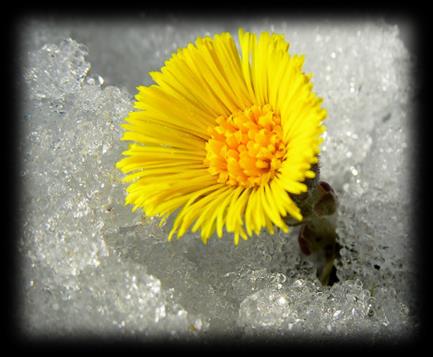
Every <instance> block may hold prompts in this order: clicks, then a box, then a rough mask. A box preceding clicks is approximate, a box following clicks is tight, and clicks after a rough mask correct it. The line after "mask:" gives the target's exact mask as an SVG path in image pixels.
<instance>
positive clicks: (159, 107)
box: [117, 29, 326, 245]
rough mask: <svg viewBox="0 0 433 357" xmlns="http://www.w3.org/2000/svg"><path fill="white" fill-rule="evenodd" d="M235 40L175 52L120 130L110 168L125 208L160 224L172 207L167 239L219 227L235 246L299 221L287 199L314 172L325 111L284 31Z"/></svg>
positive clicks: (206, 41) (222, 37)
mask: <svg viewBox="0 0 433 357" xmlns="http://www.w3.org/2000/svg"><path fill="white" fill-rule="evenodd" d="M239 43H240V53H239V52H238V49H237V47H236V43H235V41H234V39H233V38H232V36H231V35H230V34H229V33H222V34H219V35H215V36H214V37H213V38H211V37H205V38H198V39H197V40H196V42H195V45H194V44H188V46H187V47H186V48H183V49H180V50H178V51H177V53H176V54H174V55H173V56H172V57H171V58H170V59H169V60H168V61H166V62H165V66H164V67H162V69H161V71H160V72H151V73H150V75H151V77H152V79H153V80H154V81H155V82H156V84H154V85H151V86H148V87H144V86H140V87H138V88H137V89H138V90H139V93H138V94H137V95H136V97H135V98H136V100H137V101H136V102H135V108H136V109H137V111H134V112H131V113H129V115H128V117H127V118H126V119H125V120H126V122H127V123H126V124H123V125H122V126H123V128H124V129H126V131H125V133H124V135H123V137H122V140H127V141H132V142H134V143H132V144H130V146H129V149H128V150H127V151H125V152H124V153H123V154H124V155H125V156H126V157H125V158H123V159H122V160H120V161H119V162H118V163H117V167H118V168H119V169H120V170H122V172H123V173H127V175H126V176H125V178H124V182H128V183H130V185H129V187H128V188H127V197H126V204H132V205H133V206H134V207H133V210H135V209H137V208H142V209H143V211H144V212H145V214H146V215H148V216H159V217H161V218H162V222H164V221H165V220H166V219H167V218H168V216H169V215H171V214H172V213H174V212H176V211H177V217H176V219H175V221H174V224H173V227H172V230H171V232H170V234H169V237H168V238H169V239H171V238H172V237H173V235H174V234H175V233H177V236H178V238H179V237H181V236H182V235H183V234H185V232H186V231H187V230H188V229H189V228H190V227H191V226H192V228H191V230H192V231H193V232H195V231H197V230H200V231H201V238H202V240H203V242H204V243H206V242H207V240H208V239H209V238H210V236H211V235H212V234H213V233H214V232H215V231H216V232H217V234H218V237H220V238H221V237H222V235H223V230H224V229H225V230H226V231H227V232H231V233H233V234H234V243H235V245H237V244H238V243H239V237H241V238H243V239H247V238H248V237H249V236H252V234H253V233H255V234H259V233H260V231H261V229H262V228H267V229H268V231H269V232H270V233H271V234H273V233H274V229H275V227H279V228H280V229H282V230H283V231H284V232H287V231H288V226H287V224H286V223H285V221H284V219H283V218H284V217H285V216H287V215H290V216H291V217H293V218H295V219H296V220H298V221H302V215H301V211H300V209H299V208H298V207H297V205H296V204H295V203H294V202H293V200H292V197H293V196H292V195H297V194H300V193H302V192H306V191H307V186H306V184H305V183H304V181H305V180H306V179H308V178H313V177H314V176H315V173H314V172H313V171H312V170H311V166H312V165H313V164H316V163H317V162H318V154H319V151H320V150H319V146H320V143H321V142H322V138H321V134H322V133H323V131H324V130H325V127H324V126H323V125H322V121H323V120H324V118H325V117H326V111H325V110H324V109H323V108H321V102H322V100H321V99H320V98H318V97H317V96H316V95H315V94H314V93H313V92H312V84H311V82H310V78H311V75H306V74H304V73H303V72H302V65H303V61H304V58H303V56H296V55H295V56H291V55H290V54H289V52H288V48H289V45H288V43H287V42H286V41H285V40H284V37H283V36H282V35H277V34H269V33H267V32H264V33H262V34H260V35H259V36H256V35H255V34H252V33H248V32H244V31H243V30H242V29H240V30H239Z"/></svg>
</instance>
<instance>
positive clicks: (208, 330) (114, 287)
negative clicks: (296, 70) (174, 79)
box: [19, 16, 417, 341]
mask: <svg viewBox="0 0 433 357" xmlns="http://www.w3.org/2000/svg"><path fill="white" fill-rule="evenodd" d="M239 26H242V27H244V28H245V29H246V30H252V31H261V30H271V31H275V32H279V33H283V34H285V35H286V39H287V40H288V41H289V42H290V43H291V52H292V53H300V54H305V55H306V61H305V70H306V71H307V72H313V73H314V77H313V82H314V86H315V87H314V88H315V90H316V92H317V93H318V94H319V96H321V97H323V98H324V99H325V101H324V106H325V107H326V108H327V110H328V113H329V115H328V119H327V123H326V124H327V127H328V131H327V133H326V137H325V142H324V144H323V147H322V157H321V177H322V179H324V180H326V181H327V182H329V183H330V184H331V185H332V186H333V187H334V189H335V190H336V191H337V193H338V196H339V200H340V207H339V218H338V233H339V243H340V244H341V245H342V246H343V248H342V250H341V256H342V257H341V260H340V261H339V262H338V264H337V276H338V278H339V280H340V281H339V282H338V283H336V284H334V285H333V286H332V287H322V286H320V284H318V282H317V280H316V277H315V274H314V268H313V267H312V266H311V265H310V264H309V263H308V262H306V261H304V260H303V259H302V257H301V254H300V251H299V248H298V245H297V239H296V237H297V229H293V231H292V233H291V234H290V235H289V236H286V235H284V234H282V233H281V234H280V233H278V234H276V235H275V236H269V235H267V234H262V235H261V236H259V237H253V238H251V239H250V240H248V241H241V244H240V246H239V247H238V248H235V247H234V246H233V242H232V238H231V237H224V238H223V239H222V240H218V239H217V238H213V239H211V240H210V242H209V244H208V245H207V246H204V245H203V244H202V242H201V240H200V239H198V237H197V236H196V235H192V234H190V235H187V236H185V237H184V238H183V239H181V240H179V241H173V242H168V241H167V239H166V236H167V232H168V231H169V227H168V226H164V227H162V228H159V226H158V221H157V220H156V219H149V218H143V217H141V216H140V214H139V213H135V214H133V213H131V212H130V207H124V206H123V201H124V191H123V190H124V188H125V187H124V186H123V185H122V184H120V178H121V175H120V173H119V172H118V171H117V170H116V169H115V168H114V163H115V162H116V161H117V160H118V159H119V157H120V153H121V152H122V151H123V150H124V149H125V145H126V144H125V143H120V141H119V137H120V134H121V131H120V128H119V124H120V123H121V121H122V119H123V118H124V117H125V116H126V114H127V113H128V111H130V110H131V108H132V99H133V95H134V94H135V87H136V86H137V85H139V84H149V83H150V78H149V77H148V75H147V72H149V71H151V70H157V69H159V68H160V67H161V65H162V64H163V62H164V60H165V59H168V57H169V55H170V53H171V52H172V51H173V50H174V49H176V48H178V47H181V46H184V45H186V44H187V43H188V42H189V41H191V40H194V39H195V38H196V37H197V36H200V35H204V34H207V33H209V34H213V33H216V32H221V31H231V32H232V33H235V34H236V33H237V28H238V27H239ZM21 43H22V52H21V58H20V60H21V62H20V63H21V64H22V68H23V72H22V77H21V78H20V81H21V82H22V84H23V96H22V109H23V110H22V113H21V115H20V120H21V121H22V123H23V131H22V139H21V146H20V152H21V156H20V157H21V158H22V159H23V165H22V170H21V178H22V180H23V183H24V185H23V187H24V189H23V192H22V197H21V203H22V207H23V209H22V222H23V223H22V230H23V232H22V233H23V234H22V237H20V241H19V252H20V256H22V261H21V264H20V267H21V268H22V269H21V270H22V278H21V282H22V286H21V288H22V289H21V291H22V294H21V295H20V297H21V301H20V303H21V306H22V309H21V310H20V311H21V320H20V321H21V324H22V326H23V328H24V330H25V332H26V333H28V334H29V335H31V336H35V337H38V336H43V335H47V334H48V335H52V336H76V335H82V334H84V335H86V336H107V335H110V336H112V335H116V336H122V335H126V336H130V335H136V336H139V337H140V338H143V339H144V340H146V338H147V339H152V338H155V337H170V338H174V339H182V340H184V339H197V338H198V339H200V338H201V337H205V336H221V335H227V336H237V337H239V338H244V337H248V336H269V335H272V336H282V335H285V341H290V339H291V338H298V337H300V336H302V337H314V338H317V336H321V337H324V338H328V337H329V338H332V337H334V336H337V337H339V338H341V336H347V337H358V336H367V337H368V338H369V339H375V340H376V339H380V338H382V337H388V338H389V337H392V338H393V337H395V336H409V335H410V333H411V331H413V330H414V329H415V328H416V326H417V321H416V319H415V313H416V301H415V297H414V293H413V291H414V288H415V287H414V284H413V282H414V281H415V271H414V265H413V261H412V253H413V246H414V239H415V237H414V236H413V235H411V234H410V223H411V222H410V214H408V212H410V206H409V204H410V200H409V194H408V188H409V184H410V181H411V176H410V172H411V171H412V170H413V167H412V166H411V165H410V164H411V162H410V160H409V158H410V155H411V140H410V128H411V124H410V122H411V120H414V115H413V97H414V91H415V88H414V83H412V82H411V78H412V77H411V73H412V72H411V71H412V56H411V54H410V53H409V51H408V50H407V48H406V47H405V45H404V44H403V42H402V40H401V39H400V37H399V27H398V25H393V24H387V23H385V22H384V21H380V20H374V21H365V22H362V21H360V22H353V23H342V22H332V21H330V22H326V21H317V20H315V21H314V22H312V21H306V22H302V21H296V22H292V21H290V20H286V21H283V20H275V21H273V20H255V21H249V22H245V21H241V20H230V21H224V20H223V19H221V20H212V21H208V22H204V21H201V22H200V21H191V20H188V19H183V20H182V19H175V18H173V19H171V20H167V21H159V22H158V21H151V20H149V18H148V17H146V16H144V17H141V18H140V20H139V21H138V20H134V21H133V22H128V21H127V20H125V21H116V22H111V23H110V22H96V23H95V22H93V23H90V22H82V23H81V22H79V21H75V22H72V21H71V22H61V23H56V22H55V21H54V20H51V21H48V20H47V21H43V20H32V21H28V22H26V23H25V24H24V26H23V29H22V39H21ZM168 224H170V222H169V223H168Z"/></svg>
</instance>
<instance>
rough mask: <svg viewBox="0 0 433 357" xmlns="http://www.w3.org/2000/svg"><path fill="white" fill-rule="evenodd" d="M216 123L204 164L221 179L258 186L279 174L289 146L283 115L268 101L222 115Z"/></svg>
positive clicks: (208, 143)
mask: <svg viewBox="0 0 433 357" xmlns="http://www.w3.org/2000/svg"><path fill="white" fill-rule="evenodd" d="M216 122H217V124H218V125H217V126H215V127H214V128H210V129H209V133H210V135H211V137H210V139H209V140H208V142H207V143H206V152H207V155H206V159H205V163H206V164H207V165H208V166H209V172H210V173H211V174H212V175H218V182H220V183H226V184H228V185H230V186H243V187H257V186H260V185H263V184H266V183H267V182H269V180H271V179H272V178H273V177H274V176H275V175H276V174H277V172H278V170H279V168H280V167H281V164H282V162H283V160H284V155H285V153H286V148H285V145H284V142H283V133H282V129H281V119H280V116H279V114H278V113H275V112H273V111H272V108H271V106H270V105H269V104H266V105H264V106H261V107H259V106H256V105H253V106H252V107H249V108H247V109H245V110H244V111H240V112H238V113H236V114H232V115H230V116H229V117H228V118H226V117H223V116H220V117H218V118H217V120H216Z"/></svg>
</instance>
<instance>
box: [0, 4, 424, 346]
mask: <svg viewBox="0 0 433 357" xmlns="http://www.w3.org/2000/svg"><path fill="white" fill-rule="evenodd" d="M312 5H315V6H314V7H312ZM101 9H102V10H101ZM428 13H429V11H428V9H427V6H417V4H406V6H405V7H403V6H400V7H398V6H395V5H394V6H384V5H371V4H370V5H366V6H360V5H359V4H358V6H356V7H348V5H345V6H342V5H340V6H330V5H329V4H323V3H322V4H321V5H317V3H316V4H313V3H312V2H311V1H310V2H308V6H307V5H304V6H303V7H301V6H298V7H290V6H288V5H284V6H283V5H280V4H278V3H277V2H275V1H267V2H266V3H265V4H262V5H258V6H257V5H253V4H252V3H245V4H237V5H235V4H231V5H230V6H228V7H220V8H204V7H200V8H199V7H194V6H190V5H189V6H186V5H185V4H184V3H182V4H181V5H180V6H179V7H176V6H174V7H173V6H171V5H170V7H167V10H166V9H164V8H163V7H161V8H156V7H154V8H149V7H147V8H143V7H141V8H140V7H131V8H129V9H123V10H120V11H119V9H115V10H112V11H110V10H107V9H106V7H100V8H95V9H91V8H88V6H86V7H83V8H81V9H76V8H75V9H64V10H63V11H61V10H60V9H55V8H47V9H35V8H28V9H21V10H12V12H10V13H9V16H8V18H7V19H6V20H5V21H2V26H3V27H4V29H3V34H5V35H6V48H5V49H4V56H3V59H4V60H5V62H4V64H3V66H2V71H3V78H6V79H7V80H8V81H9V86H5V87H4V88H5V89H6V93H5V94H6V95H9V96H10V98H8V100H6V101H5V103H6V104H8V106H7V109H8V110H9V111H10V113H7V114H6V115H5V116H4V119H5V123H7V125H6V133H5V134H6V135H4V136H3V138H4V140H2V144H3V146H4V148H3V160H4V164H3V167H5V170H4V175H3V178H5V179H6V181H5V184H4V186H3V188H4V190H5V191H4V192H5V198H6V200H5V202H4V206H3V207H4V208H5V210H4V213H3V218H4V219H5V222H6V227H7V230H6V232H7V235H6V238H3V239H2V240H1V241H2V253H3V263H4V269H3V277H4V281H5V282H6V297H7V300H6V304H4V305H3V306H4V307H5V308H6V314H5V317H6V318H5V319H2V321H3V322H4V323H5V326H4V327H5V328H4V331H5V333H6V334H5V335H4V336H5V340H6V342H7V343H8V345H9V347H10V348H11V349H12V350H15V351H18V350H23V351H24V350H28V351H29V352H33V351H34V352H36V351H38V352H43V351H47V352H48V351H50V350H52V351H71V352H75V351H79V350H81V349H87V350H93V351H97V350H101V351H103V350H105V348H106V347H108V348H107V351H113V352H114V351H116V352H117V351H119V352H120V351H121V350H123V349H124V348H125V347H126V348H127V349H128V352H133V351H134V352H135V351H138V350H141V349H143V348H144V349H151V350H155V351H158V350H160V351H164V350H166V351H168V350H172V351H189V350H194V349H196V350H197V351H200V350H203V351H205V350H206V348H211V349H212V350H213V351H218V350H220V351H223V350H226V351H233V352H235V351H236V352H241V351H248V350H249V349H251V352H255V351H257V352H259V351H263V352H267V353H271V352H272V351H273V350H275V349H282V350H285V349H286V348H287V349H290V348H295V349H299V350H306V349H308V350H313V351H314V350H316V351H317V352H323V351H325V350H324V349H325V348H326V350H332V349H334V350H341V351H344V350H352V349H353V350H354V351H356V350H358V351H362V352H367V350H377V351H396V352H397V351H401V352H409V351H410V350H412V349H413V348H415V347H417V346H419V347H421V346H422V344H423V342H424V341H427V337H428V327H429V320H428V317H430V306H429V302H430V299H429V297H430V296H429V290H430V289H428V279H429V277H430V276H429V271H428V265H427V264H428V262H429V259H428V258H430V257H428V256H427V254H429V253H430V252H431V247H430V246H429V244H431V243H430V241H429V236H428V230H427V227H426V222H428V219H429V218H430V214H431V209H429V206H428V205H427V203H428V202H429V200H430V199H431V186H430V183H429V182H428V181H427V180H428V179H429V176H428V171H429V165H428V164H427V163H428V160H429V159H430V158H429V156H428V154H429V151H428V150H427V145H426V144H427V140H426V137H425V136H426V135H427V133H428V124H429V116H428V114H427V110H426V105H425V101H426V99H427V98H430V96H428V95H431V90H430V91H429V90H428V89H429V88H427V84H428V80H429V79H430V78H429V74H430V73H428V67H429V66H428V64H429V63H430V61H429V60H430V59H431V58H430V57H429V56H428V47H429V45H428V39H429V36H428V32H427V21H428V20H427V14H428ZM137 14H138V15H137ZM286 14H290V15H291V16H293V15H295V16H300V17H308V18H309V19H311V18H313V19H314V18H316V17H317V18H323V17H326V18H329V19H331V20H332V19H337V20H340V19H342V20H350V19H355V20H356V19H358V18H363V17H370V16H372V17H383V18H385V20H386V21H387V22H389V23H396V22H397V23H398V22H399V21H400V20H402V21H405V22H408V23H409V24H410V26H411V27H412V32H413V37H412V39H411V44H410V45H409V49H410V50H411V51H412V52H413V53H414V54H415V61H416V63H415V69H416V70H415V71H414V73H413V77H414V81H415V82H416V83H417V86H416V87H417V93H416V98H415V108H416V121H414V123H413V127H412V128H411V134H412V139H411V143H413V145H414V155H413V161H414V162H413V164H412V167H413V168H414V171H415V172H414V173H413V175H412V180H413V182H412V187H411V188H410V189H411V193H412V197H413V202H412V211H411V212H410V215H411V222H412V227H411V231H412V237H411V238H412V239H414V241H416V245H417V246H416V259H415V260H416V264H417V266H416V271H417V275H418V284H417V291H416V301H417V303H418V311H416V313H417V315H418V320H419V322H420V323H419V326H418V327H417V328H416V329H415V330H414V331H413V333H412V334H411V335H410V336H409V337H408V338H395V339H392V340H378V341H377V342H376V343H375V344H374V345H373V344H371V343H368V342H366V340H365V339H364V337H363V336H359V337H358V338H356V339H350V340H339V339H332V340H321V339H320V340H319V339H315V340H313V339H305V340H304V339H299V340H297V341H296V342H295V343H294V342H293V341H290V343H289V342H288V341H284V340H282V339H278V340H276V339H268V340H266V341H265V340H242V341H240V340H237V339H235V338H227V337H216V338H212V339H206V340H203V341H200V342H191V343H183V342H179V341H178V340H176V341H173V342H170V341H166V340H162V339H154V340H151V341H148V342H145V343H143V342H141V341H140V340H139V339H138V338H122V339H120V338H116V337H115V336H113V338H110V337H108V338H96V337H87V336H77V337H74V338H64V339H63V338H51V337H49V336H46V337H41V338H30V337H29V336H26V335H25V334H23V331H22V330H21V327H20V324H19V309H20V306H19V304H18V301H19V298H17V296H18V295H19V288H20V284H19V283H20V276H19V274H18V270H19V269H18V267H19V261H20V260H19V257H18V254H17V245H16V242H17V240H18V239H17V237H19V236H20V235H21V233H22V227H21V226H20V207H19V205H18V200H17V197H19V194H20V191H21V187H20V178H19V171H20V161H21V160H20V152H19V150H17V148H18V147H19V143H20V127H19V125H18V124H17V123H18V120H17V118H19V117H20V115H21V113H20V86H21V83H20V78H21V68H20V67H19V62H18V61H17V58H19V57H20V54H19V39H20V30H21V24H22V22H23V21H25V20H26V19H28V18H32V17H39V16H42V17H44V16H51V17H56V18H59V19H69V18H84V19H94V18H96V19H104V20H105V19H117V18H118V17H119V16H125V17H126V18H136V17H140V16H145V17H147V16H150V17H155V18H160V19H161V21H163V20H164V19H167V18H171V17H173V16H176V17H177V16H188V17H191V18H212V19H214V18H216V19H217V18H227V17H240V18H242V17H245V18H248V19H251V18H254V17H261V16H263V15H266V16H267V17H276V18H281V17H284V16H285V15H286ZM8 89H9V90H8ZM360 348H361V349H360Z"/></svg>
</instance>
